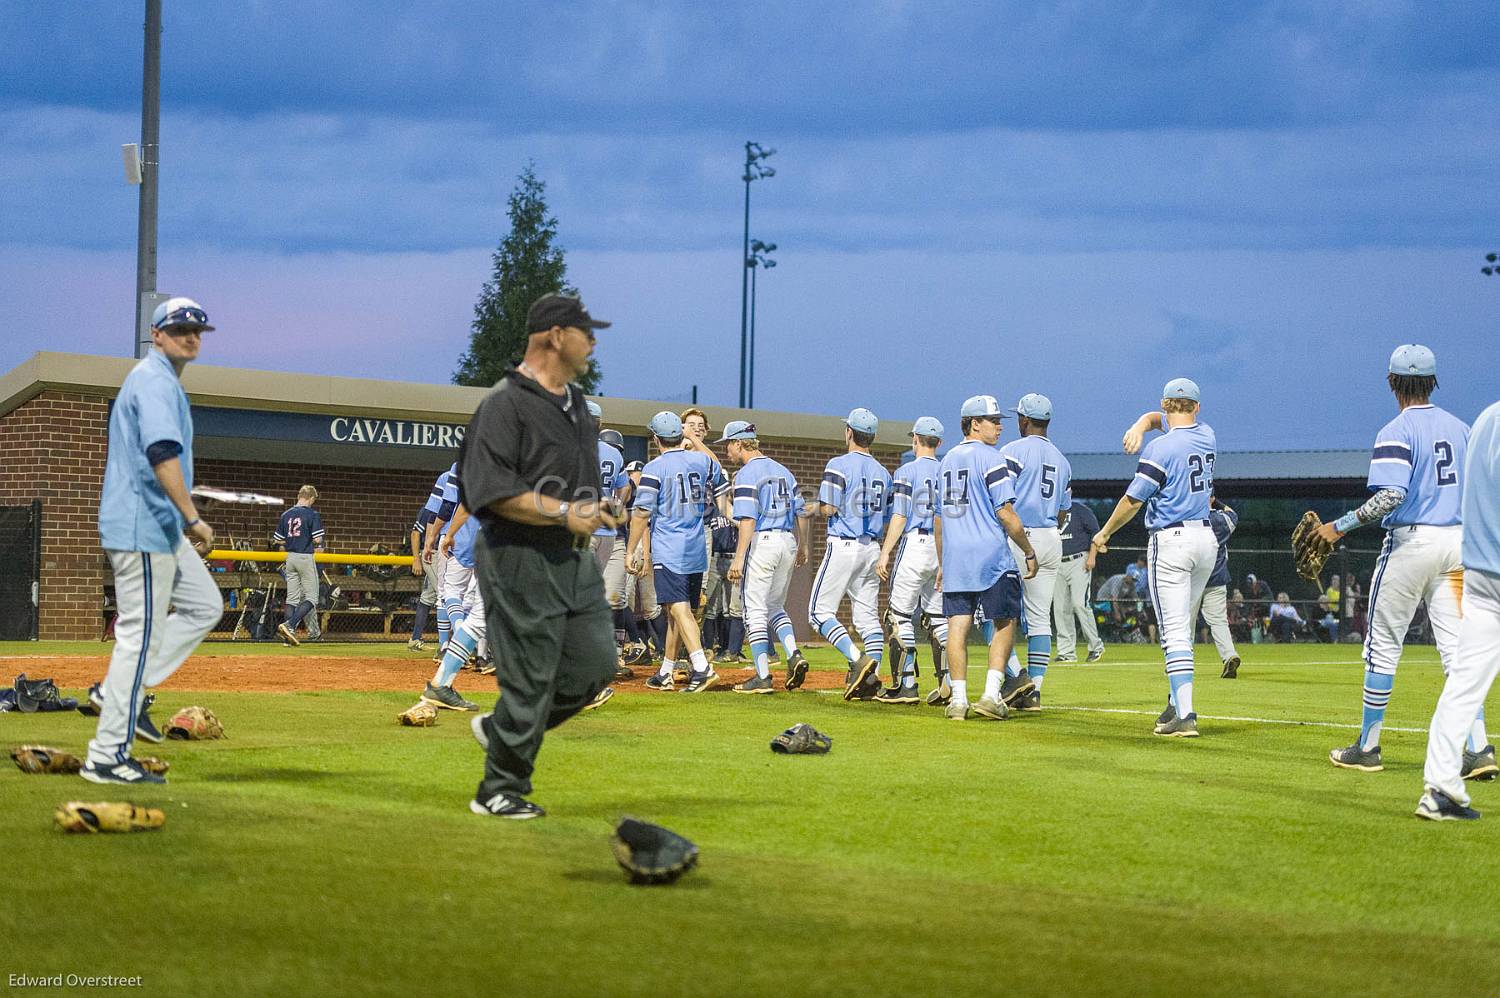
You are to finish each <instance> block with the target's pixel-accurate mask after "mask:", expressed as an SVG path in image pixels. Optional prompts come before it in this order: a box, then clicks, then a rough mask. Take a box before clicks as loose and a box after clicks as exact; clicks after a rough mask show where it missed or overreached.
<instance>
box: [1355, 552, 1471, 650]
mask: <svg viewBox="0 0 1500 998" xmlns="http://www.w3.org/2000/svg"><path fill="white" fill-rule="evenodd" d="M1462 546H1463V527H1462V526H1460V525H1454V526H1451V527H1432V526H1425V525H1424V526H1415V527H1396V528H1395V529H1393V530H1390V531H1387V532H1386V535H1385V544H1384V545H1382V546H1381V549H1380V561H1379V562H1378V563H1377V564H1376V566H1375V579H1374V581H1373V582H1371V584H1370V626H1369V630H1368V631H1367V632H1366V633H1365V648H1364V658H1365V665H1367V666H1368V667H1369V669H1370V671H1371V672H1375V673H1379V674H1381V675H1387V676H1394V675H1395V674H1396V666H1397V664H1398V663H1399V662H1400V661H1401V645H1402V642H1403V641H1404V640H1405V638H1406V630H1407V628H1409V627H1410V626H1411V619H1412V617H1413V616H1414V615H1415V614H1416V612H1417V604H1418V603H1420V602H1422V601H1423V600H1426V601H1427V617H1428V619H1429V620H1431V621H1432V637H1433V641H1434V642H1435V643H1436V644H1437V650H1438V658H1439V659H1440V660H1441V661H1442V663H1443V672H1444V673H1447V672H1448V671H1449V670H1450V669H1451V668H1452V666H1453V659H1454V656H1455V655H1456V654H1457V652H1458V626H1459V618H1460V617H1462V616H1463V614H1462V612H1461V603H1460V601H1461V599H1462V597H1463V585H1464V566H1463V558H1462V555H1461V553H1460V548H1461V547H1462Z"/></svg>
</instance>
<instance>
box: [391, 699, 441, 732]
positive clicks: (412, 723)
mask: <svg viewBox="0 0 1500 998" xmlns="http://www.w3.org/2000/svg"><path fill="white" fill-rule="evenodd" d="M437 716H438V711H437V708H436V707H434V706H433V705H432V704H430V703H428V702H427V701H426V700H418V701H417V702H416V703H414V704H412V705H411V706H410V707H408V708H406V709H405V710H403V711H402V712H401V713H399V714H397V715H396V721H397V723H399V724H400V725H401V726H402V727H404V728H430V727H432V726H433V725H434V724H437Z"/></svg>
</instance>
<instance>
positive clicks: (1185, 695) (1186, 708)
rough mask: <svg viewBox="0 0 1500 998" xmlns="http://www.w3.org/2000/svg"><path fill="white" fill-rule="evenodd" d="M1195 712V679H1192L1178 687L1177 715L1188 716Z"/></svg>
mask: <svg viewBox="0 0 1500 998" xmlns="http://www.w3.org/2000/svg"><path fill="white" fill-rule="evenodd" d="M1192 712H1193V681H1192V680H1191V679H1190V680H1188V681H1187V682H1185V683H1183V684H1182V685H1181V686H1179V687H1177V716H1178V717H1187V716H1188V715H1189V714H1191V713H1192Z"/></svg>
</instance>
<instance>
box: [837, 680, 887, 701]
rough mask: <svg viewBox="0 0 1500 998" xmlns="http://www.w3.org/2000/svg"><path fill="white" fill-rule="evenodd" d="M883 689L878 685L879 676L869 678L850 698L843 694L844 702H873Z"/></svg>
mask: <svg viewBox="0 0 1500 998" xmlns="http://www.w3.org/2000/svg"><path fill="white" fill-rule="evenodd" d="M883 689H885V687H884V686H882V685H881V683H880V677H879V676H870V677H869V678H867V679H866V680H865V681H864V682H863V683H860V684H859V688H858V689H856V690H855V691H854V695H853V696H850V695H849V694H847V693H846V694H844V699H845V700H874V699H876V698H877V697H879V696H880V691H881V690H883Z"/></svg>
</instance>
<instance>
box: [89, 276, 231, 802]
mask: <svg viewBox="0 0 1500 998" xmlns="http://www.w3.org/2000/svg"><path fill="white" fill-rule="evenodd" d="M213 328H214V327H213V326H210V325H209V324H208V316H207V315H206V314H205V313H204V311H203V309H202V307H200V306H199V305H198V303H197V302H195V301H193V300H192V299H190V298H170V299H168V300H167V301H165V302H163V303H162V304H160V305H158V306H157V307H156V311H155V312H154V313H152V316H151V350H150V352H149V353H147V354H146V356H145V357H144V358H142V359H141V360H140V362H139V363H137V364H136V365H135V367H133V368H132V369H131V371H130V373H129V374H128V375H126V377H125V382H124V384H122V385H121V386H120V394H119V396H118V397H117V398H116V399H115V404H114V407H113V409H111V411H110V414H109V453H108V456H107V458H106V459H105V465H104V488H103V491H102V492H101V494H100V496H99V541H100V543H101V544H102V545H103V547H104V553H105V554H106V555H107V556H108V557H109V564H110V568H111V570H112V571H113V573H114V582H115V602H116V604H117V606H118V608H119V613H118V616H117V617H116V618H115V647H114V651H113V653H112V654H111V655H110V659H109V670H108V671H107V672H106V673H105V675H104V679H103V681H102V682H101V683H99V684H96V685H95V686H94V687H93V688H92V689H90V690H89V705H90V708H91V709H97V710H98V712H99V724H98V728H97V729H96V730H95V732H94V738H93V740H92V741H90V742H89V750H88V759H87V761H86V762H85V763H84V766H83V769H82V772H81V774H80V775H82V776H83V778H84V779H86V780H90V781H92V782H94V783H124V784H131V783H165V782H166V779H165V778H164V777H161V776H158V775H155V774H153V773H148V772H146V770H144V769H142V768H141V766H140V764H139V763H138V762H136V761H135V760H134V759H132V758H131V757H130V747H131V745H132V743H133V742H134V741H135V737H136V736H137V735H140V736H141V737H142V738H145V739H146V740H147V741H152V742H159V741H161V740H162V735H161V732H160V731H158V730H157V728H156V726H155V725H154V724H153V723H152V722H151V717H150V715H149V713H148V711H149V710H150V707H151V703H152V700H153V699H154V698H153V697H152V696H151V695H150V694H148V693H147V692H146V691H147V690H148V689H149V688H151V687H153V686H159V685H161V684H162V683H164V682H166V681H167V679H168V677H170V676H171V675H172V673H174V672H176V671H177V668H178V666H180V665H182V663H183V662H184V661H186V660H187V657H188V656H189V655H190V654H192V652H193V649H194V648H196V647H198V643H199V642H201V641H202V640H203V638H204V636H205V635H207V634H208V632H209V631H210V630H212V629H213V627H214V625H215V624H217V623H218V622H219V618H220V617H221V616H222V615H223V613H224V604H223V602H222V600H221V597H220V596H219V590H218V588H217V587H216V586H215V585H214V583H213V579H212V577H210V575H209V573H208V568H207V567H206V566H205V565H204V564H203V558H202V556H203V555H204V554H206V553H207V552H208V551H209V550H211V549H212V547H213V540H214V531H213V528H212V527H210V526H209V525H208V524H206V523H204V522H203V519H202V517H200V516H199V515H198V510H197V507H196V506H194V505H193V496H192V489H193V417H192V413H191V411H190V410H189V408H188V400H187V395H186V394H185V393H184V392H183V390H182V381H181V378H182V371H183V368H185V367H187V365H188V364H189V363H190V362H192V361H194V360H197V359H198V350H199V347H200V346H201V343H202V339H201V336H202V334H203V333H205V332H207V331H209V330H211V329H213ZM168 608H170V609H171V612H170V613H169V612H168Z"/></svg>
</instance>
